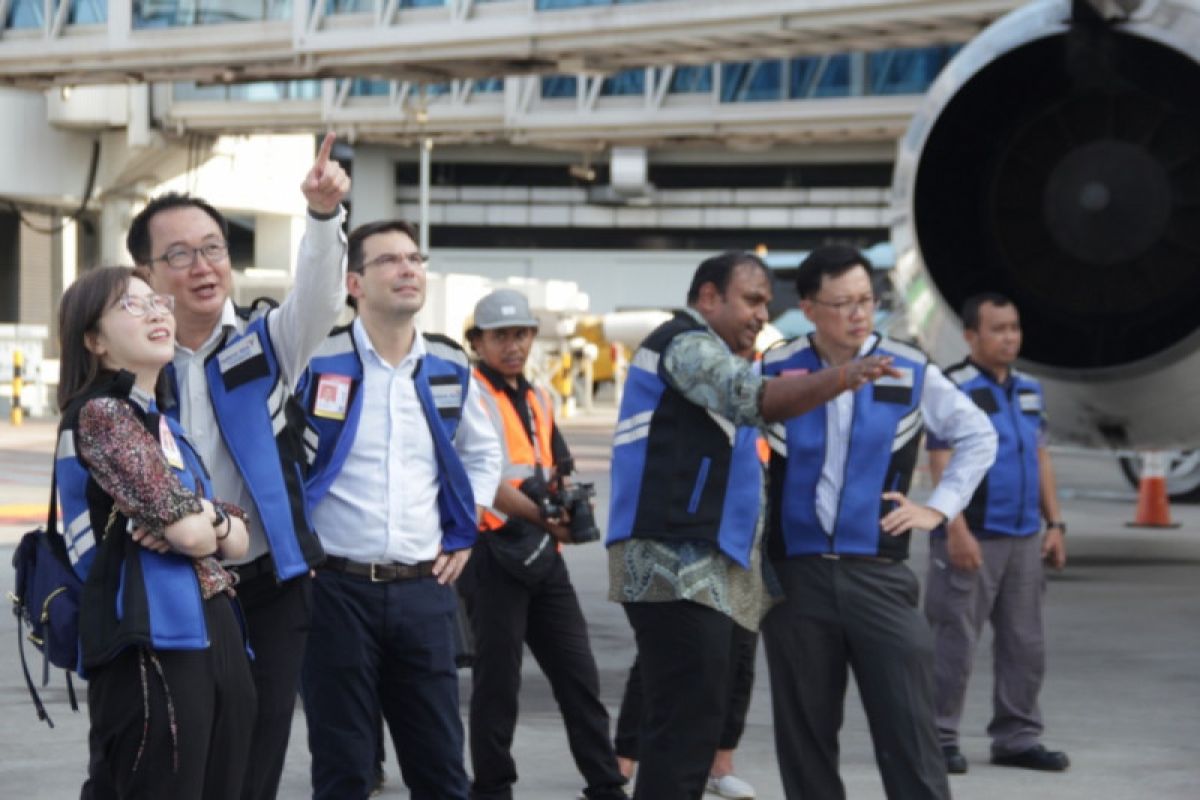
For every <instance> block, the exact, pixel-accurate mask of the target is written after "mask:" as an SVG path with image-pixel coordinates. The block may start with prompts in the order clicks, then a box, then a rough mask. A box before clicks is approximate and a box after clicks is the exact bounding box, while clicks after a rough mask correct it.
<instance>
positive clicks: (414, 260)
mask: <svg viewBox="0 0 1200 800" xmlns="http://www.w3.org/2000/svg"><path fill="white" fill-rule="evenodd" d="M402 263H404V264H408V265H409V266H410V267H416V268H417V269H420V268H422V267H424V266H425V265H426V264H428V263H429V256H428V255H426V254H425V253H384V254H383V255H381V256H375V258H372V259H371V260H370V261H368V262H366V263H365V264H363V269H364V270H365V269H366V268H367V267H383V268H384V269H394V268H396V267H398V266H400V265H401V264H402Z"/></svg>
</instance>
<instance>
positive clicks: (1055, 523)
mask: <svg viewBox="0 0 1200 800" xmlns="http://www.w3.org/2000/svg"><path fill="white" fill-rule="evenodd" d="M1054 528H1058V532H1059V533H1061V534H1062V535H1063V536H1066V535H1067V523H1065V522H1063V521H1062V520H1061V519H1058V520H1046V530H1048V531H1049V530H1053V529H1054Z"/></svg>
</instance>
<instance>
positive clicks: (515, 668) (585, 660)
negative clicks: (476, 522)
mask: <svg viewBox="0 0 1200 800" xmlns="http://www.w3.org/2000/svg"><path fill="white" fill-rule="evenodd" d="M484 536H485V537H486V534H484ZM459 590H460V591H461V592H462V595H463V597H464V599H465V600H466V603H467V611H468V613H469V615H470V619H471V627H472V630H473V632H474V635H475V661H474V664H473V667H472V672H471V678H472V691H471V710H470V741H471V765H472V768H473V772H474V781H473V783H472V785H471V796H472V798H478V800H484V799H485V798H486V800H508V798H511V797H512V796H513V784H515V783H516V782H517V765H516V762H514V761H513V757H512V741H513V733H514V732H515V730H516V726H517V698H518V694H519V692H520V688H521V660H522V656H523V654H524V645H525V644H528V645H529V651H530V652H531V653H532V654H533V657H534V659H536V660H537V663H538V666H539V667H540V668H541V670H542V673H543V674H544V675H545V676H546V679H547V680H549V682H550V688H551V690H552V691H553V693H554V700H555V702H557V703H558V708H559V711H560V712H561V713H562V717H563V723H564V725H565V726H566V731H567V744H568V746H569V747H570V749H571V755H572V756H573V757H574V759H575V765H576V767H577V768H578V769H579V772H580V774H581V775H583V778H584V781H585V783H586V784H587V786H586V788H585V790H584V793H585V794H586V795H587V797H589V798H623V797H625V793H624V790H623V789H622V788H621V787H623V786H624V784H625V778H624V777H622V775H621V773H620V770H618V769H617V757H616V754H614V753H613V749H612V742H611V741H610V739H609V735H610V733H609V719H608V711H607V710H606V709H605V708H604V704H603V703H601V702H600V677H599V673H598V671H597V669H596V660H595V658H593V656H592V649H591V645H590V643H589V641H588V632H587V622H586V621H585V620H584V618H583V610H582V609H581V608H580V606H579V598H578V597H577V596H576V594H575V587H574V586H572V585H571V577H570V575H569V573H568V572H567V565H566V563H565V562H564V561H563V559H562V556H561V555H556V556H555V563H554V566H553V567H552V568H551V570H550V573H549V574H548V575H547V576H546V577H545V578H544V579H543V580H542V581H541V582H540V583H538V584H537V585H536V586H533V587H529V586H526V585H525V584H524V583H521V582H520V581H518V580H517V579H515V578H513V577H512V576H511V575H509V574H508V573H507V572H506V571H505V570H504V569H503V568H502V567H501V566H500V565H499V564H498V563H496V561H495V559H494V558H493V557H492V555H491V552H490V550H489V549H488V546H487V542H486V540H485V541H483V542H481V543H480V544H479V545H477V546H476V548H475V552H474V553H473V554H472V556H471V560H470V562H469V563H468V564H467V570H466V573H465V574H464V575H463V577H462V579H461V580H460V581H459Z"/></svg>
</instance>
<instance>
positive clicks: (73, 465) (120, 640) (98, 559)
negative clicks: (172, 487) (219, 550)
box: [54, 372, 212, 674]
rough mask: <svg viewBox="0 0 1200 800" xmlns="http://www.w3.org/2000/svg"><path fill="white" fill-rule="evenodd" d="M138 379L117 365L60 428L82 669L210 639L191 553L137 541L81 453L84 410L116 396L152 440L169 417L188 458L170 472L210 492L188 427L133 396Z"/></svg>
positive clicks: (197, 646) (62, 492)
mask: <svg viewBox="0 0 1200 800" xmlns="http://www.w3.org/2000/svg"><path fill="white" fill-rule="evenodd" d="M133 387H134V377H133V375H132V374H130V373H128V372H119V373H113V374H112V376H111V378H108V379H106V380H104V381H103V382H102V383H100V384H98V385H97V386H96V387H95V389H94V390H93V391H91V392H89V393H88V394H87V395H86V396H83V397H81V398H79V399H77V400H76V401H74V402H73V403H72V404H71V406H70V407H69V408H68V409H67V410H66V412H64V414H63V418H62V422H61V423H60V425H59V430H58V447H57V451H56V454H55V465H54V472H55V477H56V479H57V481H58V497H59V507H60V508H62V514H63V537H64V539H65V540H66V545H67V553H68V555H69V557H70V560H71V564H72V565H73V566H74V568H75V572H76V573H77V574H78V575H79V577H80V578H81V579H82V580H83V581H84V586H83V597H82V599H81V601H80V610H79V639H80V658H79V665H78V671H79V672H80V674H85V672H86V670H89V669H94V668H95V667H98V666H100V665H102V664H105V663H107V662H108V661H110V660H112V659H113V658H114V657H116V656H117V655H118V654H119V653H120V652H121V651H122V650H124V649H125V648H127V647H139V646H149V647H152V648H154V649H157V650H202V649H204V648H207V647H208V644H209V642H208V629H207V627H206V625H205V623H204V600H203V598H202V595H201V593H200V583H199V580H198V579H197V577H196V570H195V567H194V566H193V565H192V559H191V558H190V557H188V556H184V555H179V554H176V553H166V554H159V553H154V552H151V551H149V550H147V549H146V548H144V547H142V546H141V545H139V544H137V543H136V542H134V541H133V537H131V536H130V535H129V534H128V526H129V522H130V520H129V518H128V517H126V516H125V515H124V514H122V513H121V512H120V511H118V510H117V509H116V507H115V503H114V501H113V498H112V497H111V496H109V495H108V494H107V493H106V492H105V491H104V490H103V489H102V488H100V485H99V484H97V483H96V481H95V480H94V479H93V478H92V475H91V472H90V471H89V469H88V466H87V464H85V463H84V462H83V461H82V460H81V459H80V458H79V455H78V453H77V448H76V431H77V428H78V424H79V414H80V411H81V410H82V409H83V407H84V406H85V405H86V404H87V403H88V401H90V400H94V399H96V398H101V397H113V398H118V399H120V400H122V401H124V402H126V403H128V404H129V407H130V408H131V409H132V410H133V412H134V415H135V416H136V417H137V418H138V419H139V420H141V421H142V423H143V424H144V425H145V427H146V430H147V431H149V432H150V435H151V436H153V437H154V439H155V441H161V438H160V425H161V424H162V421H163V420H165V421H166V425H167V427H168V429H169V430H170V432H171V435H172V436H173V437H174V439H175V442H176V443H177V445H178V450H179V454H180V456H181V457H182V462H183V467H182V468H179V467H178V466H176V465H172V466H171V470H172V472H174V474H175V476H176V477H178V478H179V480H180V482H181V483H182V484H183V485H184V486H185V487H186V488H188V489H190V490H192V491H194V492H196V493H197V494H198V495H201V496H203V497H211V496H212V487H211V486H210V485H209V480H208V474H207V473H206V472H205V471H204V466H203V465H202V464H201V463H200V458H199V456H197V455H196V451H195V450H194V449H193V448H192V446H191V443H190V442H188V440H187V437H186V435H185V434H184V432H183V429H182V428H180V427H179V424H178V423H177V422H175V421H174V420H173V419H170V418H168V417H164V416H162V415H160V414H159V412H158V409H157V407H156V406H155V405H154V403H153V401H151V400H148V399H140V396H135V395H134V391H133ZM114 446H117V443H114Z"/></svg>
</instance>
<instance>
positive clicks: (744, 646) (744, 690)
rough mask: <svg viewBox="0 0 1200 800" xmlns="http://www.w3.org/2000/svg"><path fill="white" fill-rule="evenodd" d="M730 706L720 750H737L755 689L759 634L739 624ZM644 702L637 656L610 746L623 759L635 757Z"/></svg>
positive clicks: (735, 628) (731, 651) (731, 660)
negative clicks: (755, 660)
mask: <svg viewBox="0 0 1200 800" xmlns="http://www.w3.org/2000/svg"><path fill="white" fill-rule="evenodd" d="M729 648H730V649H729V670H730V675H729V707H728V708H727V709H726V710H725V725H724V726H723V727H722V728H721V742H720V744H719V745H718V749H720V750H736V749H737V746H738V742H739V741H741V739H742V731H744V730H745V729H746V713H747V712H748V711H749V710H750V696H751V694H752V693H753V691H754V659H755V657H756V656H757V654H758V633H757V632H755V631H752V630H749V629H747V628H743V627H742V626H741V625H734V626H733V636H732V637H731V638H730V642H729ZM644 708H645V701H644V699H643V693H642V668H641V665H640V664H639V662H638V660H637V658H634V660H633V666H631V667H630V668H629V678H628V679H627V680H626V681H625V694H624V696H622V698H621V711H620V712H619V713H618V714H617V733H616V735H615V736H614V737H613V746H614V747H615V748H616V751H617V755H618V756H621V757H622V758H628V759H632V760H633V761H637V760H638V754H639V748H638V736H639V734H640V733H641V727H642V711H643V710H644Z"/></svg>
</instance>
